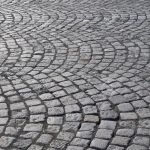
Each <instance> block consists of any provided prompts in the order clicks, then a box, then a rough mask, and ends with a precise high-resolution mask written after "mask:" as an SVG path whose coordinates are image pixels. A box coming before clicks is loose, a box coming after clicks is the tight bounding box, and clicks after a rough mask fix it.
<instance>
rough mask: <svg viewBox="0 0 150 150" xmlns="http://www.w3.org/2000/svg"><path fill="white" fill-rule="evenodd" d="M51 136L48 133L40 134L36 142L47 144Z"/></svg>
mask: <svg viewBox="0 0 150 150" xmlns="http://www.w3.org/2000/svg"><path fill="white" fill-rule="evenodd" d="M52 138H53V136H52V135H50V134H42V135H41V136H40V137H39V138H38V140H37V143H41V144H44V145H45V144H48V143H49V142H50V141H51V140H52Z"/></svg>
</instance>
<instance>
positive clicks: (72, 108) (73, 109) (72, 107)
mask: <svg viewBox="0 0 150 150" xmlns="http://www.w3.org/2000/svg"><path fill="white" fill-rule="evenodd" d="M65 112H66V113H73V112H80V107H79V106H78V105H77V104H74V105H67V106H65Z"/></svg>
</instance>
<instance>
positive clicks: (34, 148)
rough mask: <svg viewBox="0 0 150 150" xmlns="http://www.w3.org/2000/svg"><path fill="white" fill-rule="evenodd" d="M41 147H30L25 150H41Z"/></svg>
mask: <svg viewBox="0 0 150 150" xmlns="http://www.w3.org/2000/svg"><path fill="white" fill-rule="evenodd" d="M42 148H43V146H39V145H35V144H34V145H31V146H30V147H29V148H28V149H27V150H42Z"/></svg>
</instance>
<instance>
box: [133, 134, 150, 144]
mask: <svg viewBox="0 0 150 150" xmlns="http://www.w3.org/2000/svg"><path fill="white" fill-rule="evenodd" d="M133 143H134V144H139V145H143V146H148V145H149V138H148V137H145V136H136V137H135V138H134V139H133Z"/></svg>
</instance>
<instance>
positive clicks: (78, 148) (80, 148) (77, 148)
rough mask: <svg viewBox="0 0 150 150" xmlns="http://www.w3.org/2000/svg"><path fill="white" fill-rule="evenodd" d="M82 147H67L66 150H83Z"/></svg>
mask: <svg viewBox="0 0 150 150" xmlns="http://www.w3.org/2000/svg"><path fill="white" fill-rule="evenodd" d="M83 149H84V147H80V146H68V147H67V149H66V150H83Z"/></svg>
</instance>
